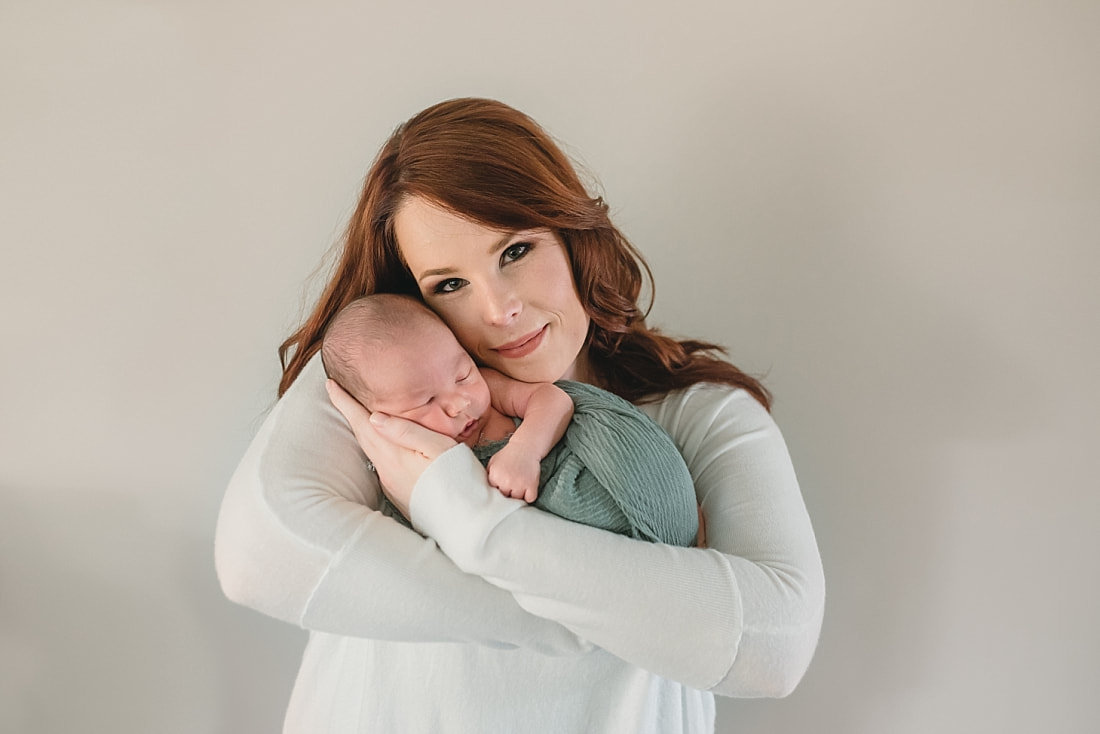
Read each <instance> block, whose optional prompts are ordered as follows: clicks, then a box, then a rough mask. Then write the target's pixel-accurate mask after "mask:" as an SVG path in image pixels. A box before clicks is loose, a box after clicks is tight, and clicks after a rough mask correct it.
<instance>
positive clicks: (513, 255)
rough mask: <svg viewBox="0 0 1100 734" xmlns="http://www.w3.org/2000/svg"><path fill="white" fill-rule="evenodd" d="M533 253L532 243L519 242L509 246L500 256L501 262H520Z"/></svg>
mask: <svg viewBox="0 0 1100 734" xmlns="http://www.w3.org/2000/svg"><path fill="white" fill-rule="evenodd" d="M530 251H531V243H529V242H517V243H516V244H514V245H508V247H506V248H505V249H504V252H502V253H501V255H500V260H501V262H505V263H510V262H513V261H515V260H519V259H520V258H521V257H523V256H524V255H526V254H527V253H528V252H530Z"/></svg>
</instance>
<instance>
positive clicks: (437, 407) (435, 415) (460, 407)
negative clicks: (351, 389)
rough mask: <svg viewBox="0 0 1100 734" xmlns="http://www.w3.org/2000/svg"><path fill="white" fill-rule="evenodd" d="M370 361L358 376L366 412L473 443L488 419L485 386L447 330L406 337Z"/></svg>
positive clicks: (472, 362) (487, 388)
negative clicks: (368, 396) (366, 395)
mask: <svg viewBox="0 0 1100 734" xmlns="http://www.w3.org/2000/svg"><path fill="white" fill-rule="evenodd" d="M370 362H371V363H372V364H371V365H370V366H369V367H368V368H367V369H368V373H367V374H364V375H363V376H364V378H365V380H364V382H365V383H366V384H367V385H368V386H369V388H370V393H371V400H370V404H369V405H367V408H368V409H369V410H371V411H381V412H383V413H387V414H389V415H396V416H400V417H401V418H407V419H409V420H411V421H415V422H416V423H419V424H420V425H422V426H424V427H425V428H430V429H431V430H433V431H436V432H437V433H442V434H445V435H447V436H450V437H451V438H453V439H455V440H456V441H459V442H462V443H465V444H467V445H468V446H473V445H474V444H476V443H477V441H478V439H479V438H480V437H481V432H482V429H483V428H484V422H485V420H486V418H487V417H488V411H489V386H488V385H486V384H485V379H484V378H483V377H482V376H481V371H480V370H478V368H477V365H476V364H474V361H473V360H472V359H471V358H470V355H469V354H467V353H466V351H465V350H464V349H463V348H462V347H461V346H459V343H458V341H457V340H456V339H455V338H454V335H452V334H451V332H450V331H449V330H448V329H447V328H446V327H444V326H443V325H442V324H440V328H439V329H438V330H437V329H431V330H430V332H429V333H426V334H410V335H408V336H407V338H406V339H405V343H404V344H394V345H392V346H391V347H390V348H388V349H386V353H385V354H382V355H379V356H378V357H376V358H374V359H371V360H370Z"/></svg>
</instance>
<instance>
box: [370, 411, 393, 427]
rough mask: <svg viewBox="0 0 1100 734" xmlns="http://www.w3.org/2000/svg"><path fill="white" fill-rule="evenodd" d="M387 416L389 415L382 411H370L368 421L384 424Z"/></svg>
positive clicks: (379, 424) (378, 424) (387, 418)
mask: <svg viewBox="0 0 1100 734" xmlns="http://www.w3.org/2000/svg"><path fill="white" fill-rule="evenodd" d="M389 418H390V417H389V416H388V415H386V414H384V413H371V414H370V422H371V423H373V424H374V425H376V426H381V425H385V423H386V421H387V420H389Z"/></svg>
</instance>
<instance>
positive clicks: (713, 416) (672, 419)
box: [638, 382, 775, 442]
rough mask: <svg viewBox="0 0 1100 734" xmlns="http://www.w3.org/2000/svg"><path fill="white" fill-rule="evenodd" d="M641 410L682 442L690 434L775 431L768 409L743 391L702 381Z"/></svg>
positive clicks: (670, 393) (665, 395)
mask: <svg viewBox="0 0 1100 734" xmlns="http://www.w3.org/2000/svg"><path fill="white" fill-rule="evenodd" d="M638 407H640V408H641V409H642V410H643V411H645V412H646V413H647V414H648V415H649V417H650V418H652V419H653V420H655V421H656V422H657V423H659V424H660V425H661V426H662V427H663V428H664V429H665V430H666V431H668V433H669V434H671V435H672V436H673V437H674V438H676V439H677V441H678V442H681V441H683V440H685V438H686V437H687V436H688V435H694V436H697V437H698V436H699V435H700V434H708V435H709V434H713V433H715V432H721V433H723V434H725V435H727V436H729V435H740V434H745V433H751V432H754V431H759V430H761V429H767V430H775V422H774V421H773V420H772V417H771V415H770V414H769V413H768V410H767V408H765V407H764V406H763V405H761V404H760V402H759V401H758V400H757V399H756V398H754V397H753V396H752V394H751V393H750V392H748V391H747V390H745V389H743V388H739V387H732V386H730V385H722V384H716V383H711V382H699V383H696V384H694V385H690V386H688V387H684V388H680V389H677V390H672V391H671V392H668V393H666V394H664V395H663V396H661V397H660V398H658V399H656V400H653V401H651V402H647V403H643V404H641V405H640V406H638Z"/></svg>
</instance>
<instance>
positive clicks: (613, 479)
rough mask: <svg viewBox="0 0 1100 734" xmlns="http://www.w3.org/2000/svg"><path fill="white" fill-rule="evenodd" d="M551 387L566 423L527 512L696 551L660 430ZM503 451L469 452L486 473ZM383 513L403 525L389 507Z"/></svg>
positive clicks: (621, 405) (579, 389) (686, 493)
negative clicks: (565, 401) (559, 395)
mask: <svg viewBox="0 0 1100 734" xmlns="http://www.w3.org/2000/svg"><path fill="white" fill-rule="evenodd" d="M555 384H556V385H557V386H558V387H560V388H561V389H562V390H564V391H565V392H566V394H568V395H569V397H570V398H572V400H573V405H574V410H573V419H572V421H570V423H569V426H568V428H566V431H565V435H564V436H563V437H562V440H561V441H559V442H558V443H557V444H556V445H555V446H554V447H553V448H552V449H551V450H550V453H549V454H547V456H546V458H544V459H543V460H542V464H541V472H540V476H539V495H538V498H537V499H536V500H535V502H534V506H535V507H537V508H539V509H541V510H545V511H546V512H551V513H553V514H555V515H558V516H559V517H563V518H565V519H567V520H572V521H574V522H579V523H583V524H585V525H591V526H592V527H597V528H601V529H603V530H610V531H611V532H614V533H620V534H622V535H626V536H629V537H631V538H636V539H639V540H648V541H652V542H657V543H668V544H670V545H679V546H688V547H689V546H693V545H695V542H696V536H697V535H698V532H699V513H698V504H697V501H696V499H695V487H694V484H693V482H692V479H691V475H690V474H689V473H688V469H687V465H686V464H685V463H684V460H683V457H681V456H680V452H679V450H678V449H677V448H676V444H675V443H673V441H672V439H671V438H670V437H669V436H668V434H667V433H665V431H664V429H662V428H661V427H660V426H659V425H657V424H656V423H655V422H654V421H653V420H652V419H651V418H650V417H649V416H647V415H646V414H645V413H643V412H642V411H641V410H639V409H638V408H637V407H636V406H634V405H632V404H631V403H629V402H627V401H626V400H623V399H622V398H620V397H619V396H617V395H614V394H612V393H610V392H607V391H606V390H601V389H600V388H598V387H594V386H592V385H588V384H585V383H583V382H572V381H570V380H559V381H558V382H556V383H555ZM507 443H508V440H507V439H504V440H501V441H492V442H488V443H485V444H482V445H479V446H476V447H474V449H473V452H474V455H475V456H477V458H478V460H479V461H481V463H482V464H485V465H488V463H489V459H491V458H492V457H493V456H494V455H495V454H496V453H497V452H498V451H500V449H501V448H503V447H504V446H505V445H506V444H507ZM387 509H388V510H389V511H390V513H391V514H392V515H393V516H394V517H395V518H397V519H399V520H401V521H404V522H405V524H408V522H407V521H405V518H403V517H401V516H400V515H399V514H398V513H397V512H396V511H395V510H394V509H393V508H392V507H389V508H387Z"/></svg>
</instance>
